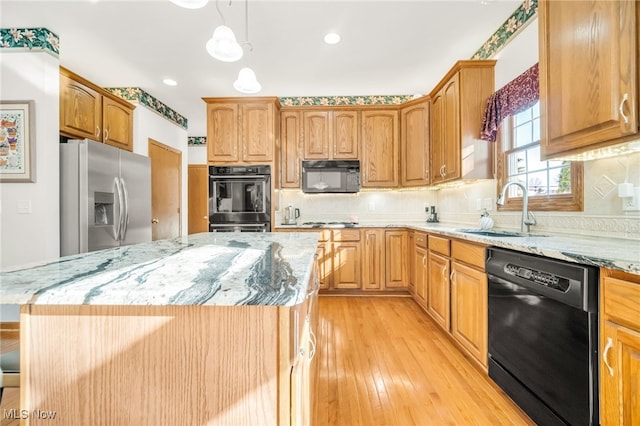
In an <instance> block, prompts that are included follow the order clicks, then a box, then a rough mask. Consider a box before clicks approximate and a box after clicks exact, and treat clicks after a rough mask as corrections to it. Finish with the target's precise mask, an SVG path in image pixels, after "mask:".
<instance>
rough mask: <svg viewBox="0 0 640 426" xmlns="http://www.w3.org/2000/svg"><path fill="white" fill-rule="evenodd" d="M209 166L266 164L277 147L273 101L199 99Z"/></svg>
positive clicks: (276, 106)
mask: <svg viewBox="0 0 640 426" xmlns="http://www.w3.org/2000/svg"><path fill="white" fill-rule="evenodd" d="M203 100H204V101H205V102H206V103H207V159H208V161H209V163H216V164H219V163H253V164H258V163H260V164H267V163H271V162H272V161H273V159H274V152H275V150H276V147H277V146H278V147H279V141H278V136H279V130H280V118H279V115H280V103H279V102H278V100H277V98H203Z"/></svg>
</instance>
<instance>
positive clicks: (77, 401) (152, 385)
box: [0, 233, 318, 425]
mask: <svg viewBox="0 0 640 426" xmlns="http://www.w3.org/2000/svg"><path fill="white" fill-rule="evenodd" d="M317 239H318V235H317V234H315V233H287V234H270V233H264V234H262V233H242V234H239V233H229V234H221V233H203V234H196V235H191V236H188V237H181V238H177V239H173V240H164V241H156V242H152V243H145V244H139V245H135V246H127V247H121V248H117V249H110V250H104V251H98V252H92V253H86V254H82V255H77V256H69V257H64V258H61V259H59V260H58V261H56V262H51V263H48V264H44V265H38V266H33V267H30V268H26V269H19V270H15V271H10V272H3V273H2V274H1V275H0V280H1V281H0V282H1V283H2V285H1V286H0V303H3V304H6V303H17V304H20V305H21V320H20V322H21V342H20V345H21V398H20V399H21V407H20V409H22V410H25V411H21V412H19V413H18V414H23V413H26V416H23V417H26V418H25V419H24V420H25V423H27V424H47V425H56V424H60V425H76V424H77V425H89V424H118V425H128V424H131V425H161V424H167V425H177V424H185V425H198V424H212V423H215V424H218V423H221V424H230V423H231V424H239V423H242V424H287V425H288V424H296V423H303V422H304V420H305V419H306V418H308V411H309V404H310V402H309V388H310V386H309V380H310V373H309V371H310V370H311V367H310V366H311V360H312V357H313V353H314V351H313V350H312V348H313V346H314V345H315V340H314V339H313V326H314V321H315V318H316V314H314V311H315V305H316V303H315V302H314V299H315V297H316V293H317V286H316V283H317V280H316V274H315V250H316V244H317ZM38 410H40V411H38ZM42 413H55V414H54V415H53V416H52V415H49V416H42V415H41V414H42ZM43 417H46V418H43Z"/></svg>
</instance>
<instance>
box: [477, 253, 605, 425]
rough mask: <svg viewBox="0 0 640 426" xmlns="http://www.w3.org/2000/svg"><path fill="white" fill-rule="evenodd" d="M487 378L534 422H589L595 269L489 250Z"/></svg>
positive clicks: (593, 419)
mask: <svg viewBox="0 0 640 426" xmlns="http://www.w3.org/2000/svg"><path fill="white" fill-rule="evenodd" d="M486 271H487V275H488V282H489V301H488V307H489V318H488V324H489V347H488V348H489V377H491V379H492V380H493V381H494V382H496V383H497V384H498V385H499V386H500V387H501V388H502V389H503V390H504V391H505V392H506V393H507V395H509V397H510V398H511V399H512V400H513V401H514V402H516V403H517V404H518V405H519V406H520V407H521V408H522V409H523V410H524V411H525V412H526V413H527V414H528V415H529V416H530V417H531V418H532V419H533V420H534V421H535V422H536V423H538V424H540V425H556V424H558V425H564V424H569V425H597V424H598V423H599V418H598V268H596V267H593V266H587V265H580V264H577V263H571V262H564V261H560V260H555V259H549V258H545V257H541V256H537V255H533V254H526V253H522V252H517V251H512V250H506V249H502V248H494V247H489V248H488V249H487V261H486Z"/></svg>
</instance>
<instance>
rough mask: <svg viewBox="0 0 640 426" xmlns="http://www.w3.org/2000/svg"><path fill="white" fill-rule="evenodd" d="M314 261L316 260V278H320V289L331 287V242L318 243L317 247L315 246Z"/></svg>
mask: <svg viewBox="0 0 640 426" xmlns="http://www.w3.org/2000/svg"><path fill="white" fill-rule="evenodd" d="M316 262H318V278H319V280H320V288H321V289H322V290H328V289H329V288H330V287H331V277H332V272H333V259H332V256H331V243H328V242H319V243H318V248H316Z"/></svg>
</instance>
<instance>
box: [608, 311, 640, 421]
mask: <svg viewBox="0 0 640 426" xmlns="http://www.w3.org/2000/svg"><path fill="white" fill-rule="evenodd" d="M602 333H603V336H602V338H601V341H602V345H603V347H601V348H600V350H601V352H600V353H601V355H600V359H601V361H600V388H601V389H600V391H601V399H602V401H601V407H602V413H600V419H601V422H602V425H603V426H607V425H637V424H640V402H639V401H640V386H639V383H640V330H632V329H629V328H626V327H623V326H621V325H618V324H615V323H613V322H610V321H605V322H604V330H602Z"/></svg>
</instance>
